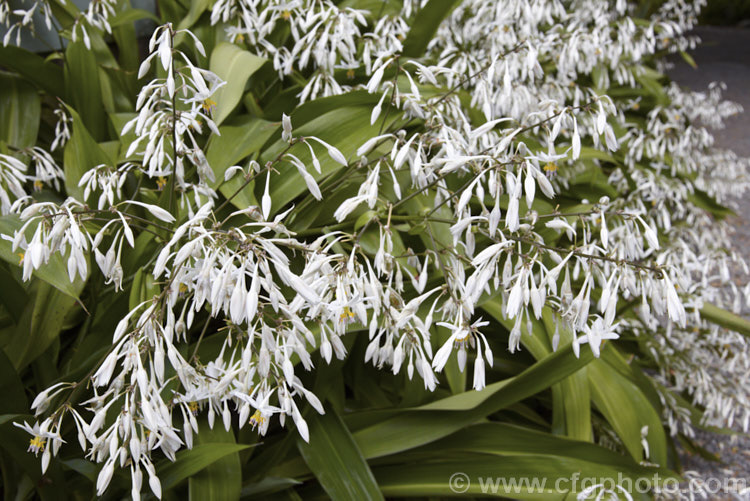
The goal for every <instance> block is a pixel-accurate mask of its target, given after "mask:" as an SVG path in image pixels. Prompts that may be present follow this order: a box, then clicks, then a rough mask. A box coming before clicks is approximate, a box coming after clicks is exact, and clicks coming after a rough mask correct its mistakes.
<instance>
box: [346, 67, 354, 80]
mask: <svg viewBox="0 0 750 501" xmlns="http://www.w3.org/2000/svg"><path fill="white" fill-rule="evenodd" d="M346 78H348V79H349V80H351V79H352V78H354V70H353V69H351V68H350V69H349V71H347V72H346Z"/></svg>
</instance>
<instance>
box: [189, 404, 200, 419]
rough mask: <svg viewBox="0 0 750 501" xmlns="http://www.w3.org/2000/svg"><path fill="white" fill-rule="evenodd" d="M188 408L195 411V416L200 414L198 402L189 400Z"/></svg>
mask: <svg viewBox="0 0 750 501" xmlns="http://www.w3.org/2000/svg"><path fill="white" fill-rule="evenodd" d="M188 409H190V412H192V413H193V415H194V416H197V415H198V402H189V403H188Z"/></svg>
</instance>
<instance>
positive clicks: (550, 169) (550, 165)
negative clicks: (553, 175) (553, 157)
mask: <svg viewBox="0 0 750 501" xmlns="http://www.w3.org/2000/svg"><path fill="white" fill-rule="evenodd" d="M544 170H545V171H546V172H557V165H555V164H553V163H552V162H549V163H548V164H547V165H545V166H544Z"/></svg>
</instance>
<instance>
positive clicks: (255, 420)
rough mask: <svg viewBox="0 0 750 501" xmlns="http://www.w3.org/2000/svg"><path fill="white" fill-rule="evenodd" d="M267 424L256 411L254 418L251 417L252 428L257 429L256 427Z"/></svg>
mask: <svg viewBox="0 0 750 501" xmlns="http://www.w3.org/2000/svg"><path fill="white" fill-rule="evenodd" d="M264 424H266V418H264V417H263V416H262V415H261V413H260V411H255V412H254V413H253V415H252V416H250V426H252V427H253V428H255V427H256V426H263V425H264Z"/></svg>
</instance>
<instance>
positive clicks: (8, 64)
mask: <svg viewBox="0 0 750 501" xmlns="http://www.w3.org/2000/svg"><path fill="white" fill-rule="evenodd" d="M0 66H3V67H5V68H8V69H10V70H13V71H15V72H18V73H19V74H20V75H21V76H23V77H24V78H25V79H26V80H28V81H29V82H31V83H32V84H34V85H35V86H36V87H38V88H40V89H43V90H44V91H45V92H47V93H48V94H50V95H53V96H63V94H64V92H65V88H64V80H63V72H62V69H61V68H60V67H59V66H57V65H56V64H55V63H54V62H51V61H45V60H44V58H42V57H40V56H38V55H37V54H34V53H33V52H29V51H27V50H25V49H22V48H20V47H15V46H13V45H8V46H6V47H3V46H2V45H0Z"/></svg>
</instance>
